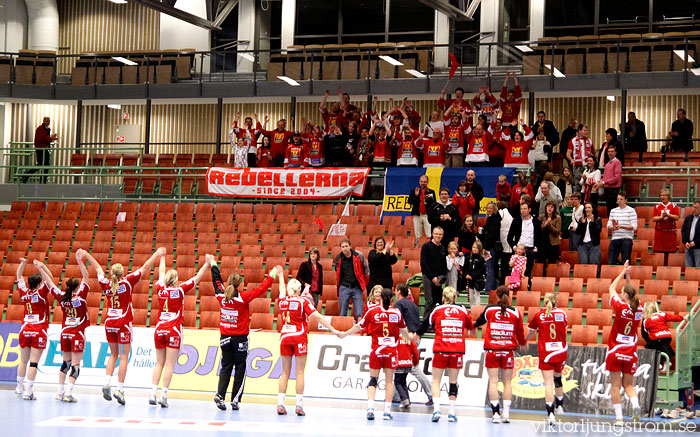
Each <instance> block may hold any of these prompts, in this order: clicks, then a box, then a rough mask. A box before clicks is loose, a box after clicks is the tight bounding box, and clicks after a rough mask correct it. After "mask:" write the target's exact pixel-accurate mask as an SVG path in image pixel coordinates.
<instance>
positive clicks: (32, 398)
mask: <svg viewBox="0 0 700 437" xmlns="http://www.w3.org/2000/svg"><path fill="white" fill-rule="evenodd" d="M22 399H24V400H25V401H35V400H36V396H34V392H31V393H29V392H26V391H25V392H24V393H23V394H22Z"/></svg>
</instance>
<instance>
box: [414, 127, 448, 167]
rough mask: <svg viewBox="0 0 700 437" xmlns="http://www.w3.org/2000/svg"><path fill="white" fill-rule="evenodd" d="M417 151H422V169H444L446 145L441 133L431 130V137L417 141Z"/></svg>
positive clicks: (424, 137) (437, 130)
mask: <svg viewBox="0 0 700 437" xmlns="http://www.w3.org/2000/svg"><path fill="white" fill-rule="evenodd" d="M416 144H417V147H418V149H420V150H422V151H423V167H424V168H429V167H444V166H445V152H446V151H447V144H446V143H445V142H444V141H443V140H442V131H441V130H439V129H433V137H432V138H428V137H426V136H423V137H421V138H419V139H418V140H417V143H416Z"/></svg>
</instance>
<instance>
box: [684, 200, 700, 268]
mask: <svg viewBox="0 0 700 437" xmlns="http://www.w3.org/2000/svg"><path fill="white" fill-rule="evenodd" d="M681 243H683V244H684V245H685V266H686V267H700V199H696V200H695V202H693V213H692V214H689V215H687V216H685V219H683V227H682V228H681Z"/></svg>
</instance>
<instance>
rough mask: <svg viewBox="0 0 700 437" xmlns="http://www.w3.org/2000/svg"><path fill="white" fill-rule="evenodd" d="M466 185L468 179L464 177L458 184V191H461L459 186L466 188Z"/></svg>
mask: <svg viewBox="0 0 700 437" xmlns="http://www.w3.org/2000/svg"><path fill="white" fill-rule="evenodd" d="M466 186H467V180H466V179H462V180H461V181H459V183H458V184H457V191H459V187H465V188H466Z"/></svg>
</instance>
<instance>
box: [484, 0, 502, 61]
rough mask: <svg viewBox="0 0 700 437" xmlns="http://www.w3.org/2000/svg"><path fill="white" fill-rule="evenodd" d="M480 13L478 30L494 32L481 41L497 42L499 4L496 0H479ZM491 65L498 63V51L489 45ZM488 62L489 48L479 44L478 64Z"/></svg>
mask: <svg viewBox="0 0 700 437" xmlns="http://www.w3.org/2000/svg"><path fill="white" fill-rule="evenodd" d="M479 9H480V12H479V13H480V14H481V21H480V24H481V28H480V29H479V31H480V32H482V33H486V32H494V35H493V36H492V37H489V38H483V39H482V40H481V41H482V42H498V14H499V12H500V10H501V5H500V2H499V1H498V0H481V6H479ZM490 50H491V65H492V66H495V65H497V63H498V51H497V50H496V46H491V49H490ZM488 64H489V48H488V47H486V46H481V47H480V48H479V66H480V67H486V66H487V65H488Z"/></svg>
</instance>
